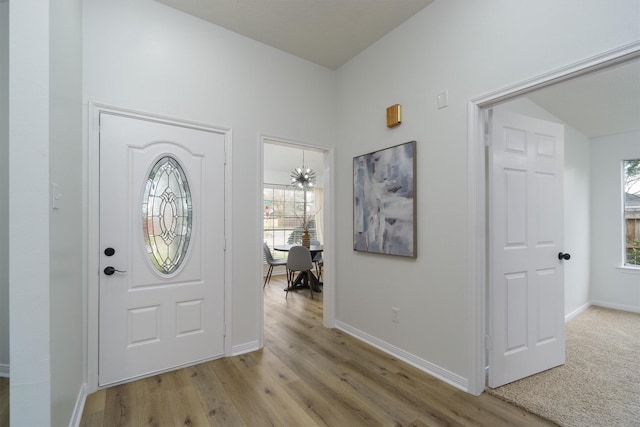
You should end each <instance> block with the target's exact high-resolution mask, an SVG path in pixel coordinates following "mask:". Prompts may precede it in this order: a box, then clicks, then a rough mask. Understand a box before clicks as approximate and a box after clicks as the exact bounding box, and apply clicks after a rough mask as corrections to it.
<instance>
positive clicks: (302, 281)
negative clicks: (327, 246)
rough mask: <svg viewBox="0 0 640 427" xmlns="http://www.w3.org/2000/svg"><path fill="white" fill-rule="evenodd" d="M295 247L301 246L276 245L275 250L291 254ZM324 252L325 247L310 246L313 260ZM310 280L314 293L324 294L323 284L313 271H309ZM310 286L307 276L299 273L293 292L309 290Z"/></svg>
mask: <svg viewBox="0 0 640 427" xmlns="http://www.w3.org/2000/svg"><path fill="white" fill-rule="evenodd" d="M294 246H301V245H274V246H273V249H274V250H276V251H279V252H289V251H290V250H291V248H292V247H294ZM323 250H324V247H323V246H322V245H310V246H309V252H311V259H314V258H315V256H316V255H317V254H318V253H320V252H322V251H323ZM309 279H310V281H311V288H312V289H313V291H314V292H322V290H321V289H320V286H321V285H322V282H321V281H320V280H319V279H318V278H317V277H316V275H315V274H313V270H310V271H309ZM309 286H310V284H309V283H308V281H307V275H306V274H304V272H300V273H298V275H297V276H296V278H295V280H294V281H293V286H292V288H293V290H298V289H309ZM287 289H289V288H287Z"/></svg>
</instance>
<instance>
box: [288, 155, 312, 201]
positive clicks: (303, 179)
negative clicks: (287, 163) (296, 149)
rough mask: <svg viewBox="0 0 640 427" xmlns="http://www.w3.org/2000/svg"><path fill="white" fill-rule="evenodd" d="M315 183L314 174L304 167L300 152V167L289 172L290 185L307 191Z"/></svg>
mask: <svg viewBox="0 0 640 427" xmlns="http://www.w3.org/2000/svg"><path fill="white" fill-rule="evenodd" d="M315 183H316V173H315V172H314V171H312V170H311V168H309V167H307V166H305V165H304V150H303V151H302V167H299V168H295V169H294V170H292V171H291V185H295V186H296V187H298V188H300V189H302V190H304V191H305V192H306V191H308V190H309V189H310V188H313V185H314V184H315Z"/></svg>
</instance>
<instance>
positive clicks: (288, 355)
mask: <svg viewBox="0 0 640 427" xmlns="http://www.w3.org/2000/svg"><path fill="white" fill-rule="evenodd" d="M285 286H286V281H285V280H284V276H281V277H274V278H272V280H271V283H270V285H267V287H266V288H265V347H264V349H262V350H260V351H256V352H253V353H248V354H244V355H241V356H235V357H230V358H225V359H219V360H215V361H212V362H207V363H203V364H200V365H196V366H192V367H188V368H184V369H180V370H177V371H174V372H170V373H165V374H161V375H156V376H153V377H149V378H145V379H141V380H138V381H134V382H130V383H127V384H123V385H118V386H114V387H111V388H108V389H103V390H100V391H98V392H96V393H94V394H92V395H91V396H89V397H88V399H87V402H86V405H85V409H84V414H83V416H82V422H81V426H85V427H100V426H102V427H107V426H108V427H112V426H147V425H148V426H180V425H189V426H209V425H211V426H214V425H215V426H296V427H298V426H300V427H306V426H415V427H421V426H548V425H552V424H549V423H548V422H546V421H544V420H541V419H539V418H537V417H536V416H534V415H532V414H530V413H527V412H525V411H522V410H520V409H518V408H516V407H514V406H511V405H509V404H508V403H505V402H504V401H502V400H499V399H497V398H495V397H492V396H489V395H487V394H486V393H485V394H482V395H481V396H479V397H475V396H472V395H470V394H467V393H464V392H463V391H460V390H458V389H456V388H455V387H452V386H450V385H448V384H446V383H444V382H442V381H439V380H437V379H435V378H433V377H431V376H429V375H427V374H425V373H423V372H421V371H419V370H418V369H416V368H413V367H412V366H410V365H407V364H406V363H403V362H401V361H398V360H397V359H395V358H393V357H391V356H389V355H387V354H385V353H383V352H381V351H378V350H377V349H375V348H373V347H370V346H368V345H366V344H364V343H362V342H360V341H358V340H356V339H354V338H352V337H350V336H349V335H347V334H344V333H342V332H340V331H338V330H331V329H326V328H324V327H322V298H321V295H320V294H315V298H314V299H313V300H312V299H310V296H309V292H308V291H298V292H295V293H292V294H291V295H289V298H288V299H287V300H285V294H284V292H283V289H284V288H285Z"/></svg>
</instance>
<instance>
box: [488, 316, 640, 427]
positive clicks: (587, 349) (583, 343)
mask: <svg viewBox="0 0 640 427" xmlns="http://www.w3.org/2000/svg"><path fill="white" fill-rule="evenodd" d="M566 341H567V363H566V364H565V365H564V366H560V367H557V368H554V369H550V370H548V371H545V372H542V373H540V374H538V375H534V376H531V377H528V378H525V379H522V380H520V381H516V382H513V383H511V384H507V385H505V386H503V387H499V388H496V389H493V390H491V389H487V392H489V393H490V394H493V395H495V396H498V397H500V398H502V399H504V400H506V401H508V402H512V403H514V404H516V405H518V406H520V407H522V408H524V409H526V410H528V411H529V412H533V413H534V414H537V415H540V416H541V417H543V418H546V419H548V420H551V421H554V422H556V423H557V424H559V425H561V426H567V427H574V426H580V427H585V426H607V427H609V426H611V427H613V426H616V427H618V426H640V313H628V312H623V311H616V310H610V309H606V308H602V307H595V306H593V307H590V308H589V309H587V310H585V311H584V312H582V313H581V314H579V315H578V316H576V317H575V318H574V319H572V320H571V321H569V322H568V323H567V324H566Z"/></svg>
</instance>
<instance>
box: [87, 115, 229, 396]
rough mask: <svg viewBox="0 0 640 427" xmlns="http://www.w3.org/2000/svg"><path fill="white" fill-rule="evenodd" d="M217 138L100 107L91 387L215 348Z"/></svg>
mask: <svg viewBox="0 0 640 427" xmlns="http://www.w3.org/2000/svg"><path fill="white" fill-rule="evenodd" d="M224 141H225V136H224V134H221V133H216V132H213V131H208V130H202V129H197V128H191V127H188V126H180V125H177V124H170V123H161V122H157V121H152V120H145V119H141V118H134V117H125V116H122V115H116V114H112V113H106V112H102V113H101V114H100V272H99V273H100V282H99V287H100V289H99V305H100V307H99V308H100V310H99V312H100V313H99V362H98V377H99V379H98V382H99V385H101V386H102V385H106V384H111V383H115V382H121V381H125V380H128V379H131V378H135V377H139V376H144V375H148V374H151V373H154V372H159V371H164V370H168V369H172V368H175V367H178V366H181V365H185V364H190V363H194V362H198V361H201V360H207V359H212V358H215V357H220V356H222V355H223V354H224V275H225V273H224V241H225V240H224V238H225V233H224V230H225V225H224V220H225V218H224V211H225V210H224V200H225V199H224V176H225V174H224V162H225V143H224ZM110 268H111V269H110ZM114 270H115V271H114Z"/></svg>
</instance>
